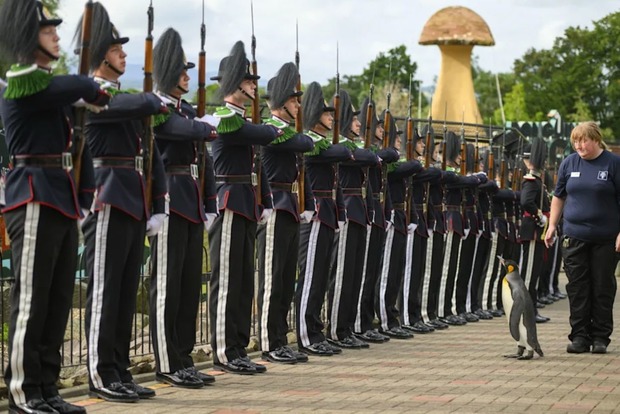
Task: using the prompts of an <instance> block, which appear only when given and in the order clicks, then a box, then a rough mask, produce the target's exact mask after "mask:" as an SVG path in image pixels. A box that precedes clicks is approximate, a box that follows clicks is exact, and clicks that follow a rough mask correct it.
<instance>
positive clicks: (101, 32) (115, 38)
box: [73, 2, 178, 79]
mask: <svg viewBox="0 0 620 414" xmlns="http://www.w3.org/2000/svg"><path fill="white" fill-rule="evenodd" d="M82 19H84V15H82V17H80V21H79V22H78V25H77V28H76V30H75V35H74V36H73V41H74V42H77V44H79V41H80V39H81V38H82ZM90 30H91V32H90V60H89V66H90V70H91V71H94V70H95V69H97V68H98V67H99V66H100V65H101V63H102V62H104V61H105V55H106V53H108V49H109V48H110V46H112V45H114V44H121V45H123V44H125V43H127V42H129V38H128V37H121V36H120V33H119V32H118V30H116V27H114V25H113V24H112V22H111V21H110V16H109V15H108V11H107V10H106V9H105V7H103V5H102V4H101V3H99V2H95V3H93V18H92V25H91V29H90ZM76 53H79V49H77V50H76ZM177 79H178V78H177Z"/></svg>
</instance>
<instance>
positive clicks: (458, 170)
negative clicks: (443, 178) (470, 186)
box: [446, 165, 461, 175]
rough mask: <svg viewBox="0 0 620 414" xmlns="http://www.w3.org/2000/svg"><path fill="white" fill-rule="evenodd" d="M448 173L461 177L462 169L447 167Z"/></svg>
mask: <svg viewBox="0 0 620 414" xmlns="http://www.w3.org/2000/svg"><path fill="white" fill-rule="evenodd" d="M446 171H449V172H453V173H455V174H456V175H460V173H461V169H460V168H456V167H452V166H450V165H447V166H446Z"/></svg>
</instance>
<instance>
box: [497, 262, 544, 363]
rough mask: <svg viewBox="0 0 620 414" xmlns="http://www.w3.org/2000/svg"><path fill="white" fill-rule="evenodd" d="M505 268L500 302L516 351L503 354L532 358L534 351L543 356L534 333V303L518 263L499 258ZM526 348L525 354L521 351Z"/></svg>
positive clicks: (509, 356) (512, 356)
mask: <svg viewBox="0 0 620 414" xmlns="http://www.w3.org/2000/svg"><path fill="white" fill-rule="evenodd" d="M499 260H500V262H501V264H502V265H503V266H504V267H505V268H506V275H505V276H504V279H503V281H502V302H503V304H504V311H505V312H506V319H507V320H508V327H509V328H510V334H511V335H512V337H513V338H514V340H515V341H517V353H516V354H511V355H505V357H507V358H517V359H521V360H523V359H532V358H533V356H534V351H536V353H537V354H538V355H540V356H543V351H542V349H540V344H539V343H538V337H537V334H536V317H535V309H534V304H533V303H532V299H531V297H530V294H529V292H528V290H527V288H526V287H525V283H524V282H523V279H522V278H521V276H520V275H519V265H517V263H516V262H514V261H513V260H504V259H503V258H501V257H500V258H499ZM526 349H527V354H526V355H523V352H524V351H525V350H526Z"/></svg>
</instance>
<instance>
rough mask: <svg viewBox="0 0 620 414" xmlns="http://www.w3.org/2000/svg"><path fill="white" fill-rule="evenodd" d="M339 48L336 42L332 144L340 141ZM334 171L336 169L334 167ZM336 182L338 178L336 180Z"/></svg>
mask: <svg viewBox="0 0 620 414" xmlns="http://www.w3.org/2000/svg"><path fill="white" fill-rule="evenodd" d="M339 59H340V56H339V49H338V43H336V94H335V95H334V108H335V109H336V110H335V112H334V126H333V130H332V145H336V144H338V142H340V70H339V69H340V68H339V66H340V64H339ZM336 171H338V170H337V169H336ZM336 182H338V180H336Z"/></svg>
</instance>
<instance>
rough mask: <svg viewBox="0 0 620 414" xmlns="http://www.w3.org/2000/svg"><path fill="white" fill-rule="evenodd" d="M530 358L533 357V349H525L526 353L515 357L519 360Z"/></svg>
mask: <svg viewBox="0 0 620 414" xmlns="http://www.w3.org/2000/svg"><path fill="white" fill-rule="evenodd" d="M532 358H534V351H527V354H525V355H521V356H520V357H518V358H517V359H518V360H519V361H525V360H528V359H532Z"/></svg>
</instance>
